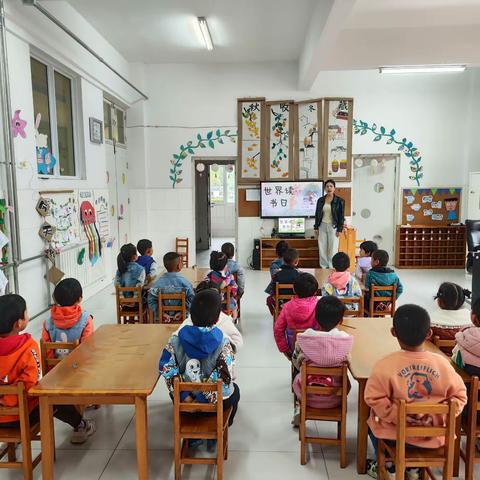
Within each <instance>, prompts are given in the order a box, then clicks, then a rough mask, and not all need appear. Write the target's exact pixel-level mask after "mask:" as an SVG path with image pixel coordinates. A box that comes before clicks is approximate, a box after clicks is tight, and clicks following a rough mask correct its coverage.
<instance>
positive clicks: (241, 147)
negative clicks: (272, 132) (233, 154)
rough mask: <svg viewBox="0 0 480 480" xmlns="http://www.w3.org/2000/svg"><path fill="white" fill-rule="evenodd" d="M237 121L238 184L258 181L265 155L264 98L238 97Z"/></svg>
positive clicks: (261, 174)
mask: <svg viewBox="0 0 480 480" xmlns="http://www.w3.org/2000/svg"><path fill="white" fill-rule="evenodd" d="M237 122H238V148H237V155H238V163H239V168H238V172H237V177H238V178H237V181H238V184H239V185H241V184H249V183H258V182H259V181H260V180H262V178H263V157H264V155H265V143H264V130H265V129H264V125H265V98H239V99H238V100H237Z"/></svg>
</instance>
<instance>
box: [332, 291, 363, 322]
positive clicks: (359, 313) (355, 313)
mask: <svg viewBox="0 0 480 480" xmlns="http://www.w3.org/2000/svg"><path fill="white" fill-rule="evenodd" d="M338 298H340V300H341V301H342V302H343V304H344V305H345V306H347V305H351V304H352V303H353V304H357V305H358V310H348V308H347V309H346V310H345V313H344V314H343V316H344V317H363V315H364V313H365V308H364V304H363V296H362V297H338Z"/></svg>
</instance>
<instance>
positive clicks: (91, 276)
mask: <svg viewBox="0 0 480 480" xmlns="http://www.w3.org/2000/svg"><path fill="white" fill-rule="evenodd" d="M82 249H85V255H84V256H83V263H82V264H81V265H79V264H78V256H79V254H80V252H81V251H82ZM55 266H56V267H57V268H58V269H60V270H61V271H62V272H63V273H64V274H65V276H64V277H63V278H70V277H73V278H76V279H77V280H78V281H79V282H80V284H81V285H82V287H83V288H86V287H89V286H90V285H93V284H94V283H96V282H98V281H100V280H102V279H104V278H105V276H106V271H105V260H104V257H103V256H101V257H100V258H99V259H98V260H97V261H96V263H95V265H92V263H91V262H90V259H89V258H88V243H87V242H85V243H81V244H79V245H77V246H75V247H72V248H70V249H68V250H64V251H62V252H61V253H60V254H58V255H57V257H56V259H55Z"/></svg>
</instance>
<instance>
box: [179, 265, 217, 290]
mask: <svg viewBox="0 0 480 480" xmlns="http://www.w3.org/2000/svg"><path fill="white" fill-rule="evenodd" d="M208 272H210V269H209V268H208V267H190V268H182V270H181V272H180V275H183V276H184V277H185V278H186V279H187V280H188V281H189V282H191V283H192V285H193V286H194V287H196V286H197V285H198V284H199V283H200V282H201V281H202V280H204V279H205V277H206V276H207V273H208Z"/></svg>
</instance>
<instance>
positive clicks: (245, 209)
mask: <svg viewBox="0 0 480 480" xmlns="http://www.w3.org/2000/svg"><path fill="white" fill-rule="evenodd" d="M237 191H238V196H237V198H238V216H239V217H259V216H260V201H258V200H257V201H249V200H247V189H245V188H239V189H238V190H237Z"/></svg>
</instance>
